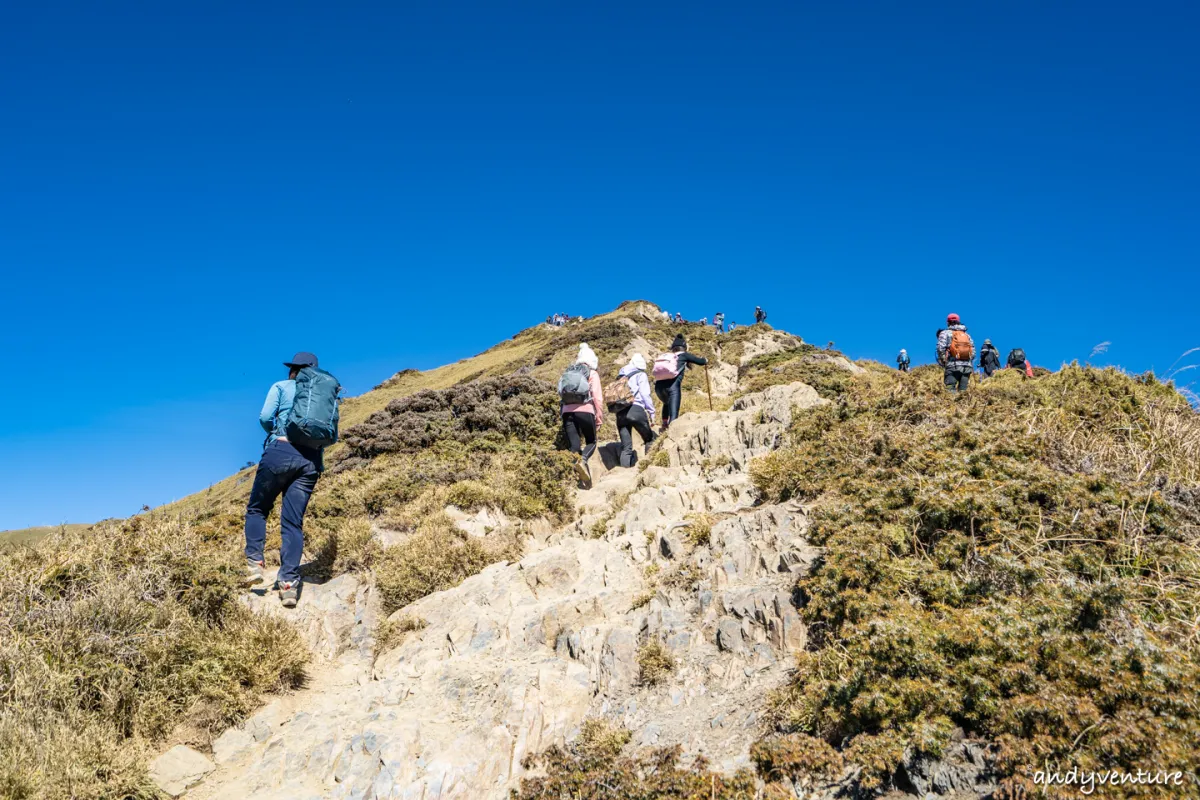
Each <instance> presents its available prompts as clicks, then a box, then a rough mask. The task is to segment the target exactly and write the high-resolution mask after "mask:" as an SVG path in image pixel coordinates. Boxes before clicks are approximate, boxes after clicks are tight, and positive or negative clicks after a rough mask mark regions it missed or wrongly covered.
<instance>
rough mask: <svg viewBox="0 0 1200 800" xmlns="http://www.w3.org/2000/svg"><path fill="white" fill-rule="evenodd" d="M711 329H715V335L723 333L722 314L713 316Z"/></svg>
mask: <svg viewBox="0 0 1200 800" xmlns="http://www.w3.org/2000/svg"><path fill="white" fill-rule="evenodd" d="M713 327H714V328H716V329H717V333H724V332H725V315H724V314H723V313H722V312H720V311H718V312H717V313H716V314H713Z"/></svg>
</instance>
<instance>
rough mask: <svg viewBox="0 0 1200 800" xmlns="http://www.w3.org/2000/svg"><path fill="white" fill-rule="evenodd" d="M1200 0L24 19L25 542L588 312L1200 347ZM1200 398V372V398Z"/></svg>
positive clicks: (8, 101)
mask: <svg viewBox="0 0 1200 800" xmlns="http://www.w3.org/2000/svg"><path fill="white" fill-rule="evenodd" d="M1198 29H1200V6H1197V5H1196V4H1194V3H1185V2H1178V3H1153V2H1151V3H1141V4H1132V3H1120V4H1118V3H1107V2H1095V1H1094V0H1093V1H1092V2H1086V3H1085V2H1057V3H1023V2H1013V3H963V2H944V3H921V2H915V3H914V2H903V3H901V2H887V3H871V2H866V3H798V2H779V3H770V2H764V3H752V4H730V3H695V2H691V3H669V4H664V3H650V4H647V3H620V2H613V3H603V4H600V3H593V4H585V3H561V2H555V3H551V2H540V1H539V0H533V1H532V2H527V3H518V4H512V3H503V4H502V3H483V2H472V3H463V2H438V3H434V2H420V3H416V2H414V3H404V4H398V3H365V4H364V3H355V4H331V3H310V2H290V3H286V4H285V3H266V2H263V3H250V4H247V3H236V4H235V3H220V2H212V3H203V4H201V3H188V2H179V3H165V4H163V3H160V4H145V3H137V4H132V3H121V2H112V3H103V4H96V3H82V2H78V3H57V2H53V0H51V2H39V3H23V4H12V3H10V4H8V6H7V7H6V8H5V10H4V11H3V14H2V18H0V176H2V177H0V265H2V267H3V275H4V282H3V286H4V289H3V293H2V294H0V298H2V300H3V317H2V321H3V328H2V329H3V339H2V342H3V348H4V352H5V355H6V369H5V381H4V387H3V391H2V392H0V419H3V420H4V421H5V424H4V425H3V426H0V449H2V450H3V453H4V455H5V458H4V459H3V461H2V462H0V528H10V527H19V526H25V525H32V524H46V523H56V522H60V521H92V520H95V519H99V518H102V517H106V516H113V515H122V516H123V515H127V514H130V513H133V512H135V511H137V509H138V508H140V506H141V505H142V504H143V503H147V504H150V505H155V504H159V503H162V502H165V501H169V500H171V499H173V498H176V497H181V496H183V495H186V494H188V493H190V492H192V491H195V490H198V489H202V488H204V487H205V486H207V485H208V484H209V483H211V482H213V481H216V480H219V479H220V478H222V477H223V476H225V475H227V474H229V473H230V472H232V471H233V470H235V469H237V468H238V467H240V466H241V465H242V464H243V463H245V462H246V461H248V460H253V459H256V458H257V456H258V448H259V445H260V442H261V435H260V432H259V430H258V428H257V424H256V421H255V415H256V413H257V410H258V406H259V404H260V403H261V401H262V398H263V396H264V394H265V392H266V390H267V387H268V386H269V385H270V383H271V382H272V381H274V380H276V379H278V378H280V377H281V372H282V367H281V366H280V361H281V360H282V359H284V358H286V357H288V356H290V355H291V353H293V352H294V351H296V350H300V349H304V350H313V351H315V352H317V353H318V354H319V355H320V357H321V359H322V363H323V364H324V365H327V366H328V367H329V368H330V369H332V370H333V371H334V372H335V373H336V374H338V375H339V377H341V379H342V381H343V383H344V384H345V385H346V386H347V388H348V389H349V390H350V391H351V392H353V393H359V392H362V391H365V390H366V389H369V388H370V387H371V386H373V385H374V384H375V383H377V382H379V381H381V380H383V379H384V378H386V377H387V376H389V375H390V374H392V373H393V372H395V371H396V370H399V369H402V368H406V367H418V368H426V367H432V366H436V365H438V364H441V363H445V362H448V361H453V360H456V359H458V358H461V357H464V356H467V355H471V354H473V353H476V352H478V351H480V350H483V349H485V348H486V347H488V346H490V345H492V344H494V343H495V342H496V341H498V340H500V339H502V338H505V337H508V336H511V335H512V334H513V333H514V332H516V331H517V330H519V329H521V328H524V327H527V326H528V325H531V324H533V323H535V322H537V321H539V320H540V319H543V318H544V317H545V316H546V315H547V314H549V313H550V312H552V311H555V310H560V309H562V310H567V311H569V312H571V313H575V314H593V313H599V312H602V311H605V310H608V309H611V308H612V307H614V306H615V305H617V303H619V302H620V301H621V300H624V299H629V298H646V299H650V300H653V301H655V302H658V303H660V304H661V305H663V306H665V307H666V308H668V309H670V310H672V311H674V310H680V311H682V312H684V313H685V314H686V315H688V316H690V317H699V316H701V315H711V314H712V313H713V312H714V311H716V310H717V309H718V308H720V309H722V310H724V311H725V312H726V315H727V318H729V319H733V320H736V321H739V322H748V321H749V320H750V317H751V312H752V310H753V307H754V305H755V304H757V303H761V304H762V305H764V306H765V307H766V308H767V309H768V311H769V312H770V315H771V322H772V323H773V324H775V325H776V326H778V327H782V328H785V329H788V330H791V331H793V332H795V333H799V334H800V335H802V336H804V337H805V338H807V339H809V340H811V341H815V342H819V343H824V342H826V341H829V340H833V341H834V342H836V344H837V346H838V347H839V348H841V349H843V350H845V351H847V352H848V353H850V354H851V355H852V356H855V357H871V358H878V359H881V360H885V361H890V360H891V359H892V358H893V356H894V354H895V352H896V350H898V349H899V348H900V347H907V348H908V349H909V350H910V352H912V353H913V354H914V356H915V357H916V359H917V360H927V359H928V356H929V351H930V350H931V347H932V337H933V333H934V331H935V329H936V328H937V327H938V326H939V324H940V323H941V322H942V320H943V319H944V316H945V314H946V313H947V312H948V311H952V310H953V311H957V312H958V313H960V314H962V315H963V318H964V320H965V322H966V323H967V324H968V325H969V326H970V328H971V330H972V331H973V332H974V333H975V334H976V335H977V336H979V337H982V336H990V337H991V338H993V339H994V340H995V341H996V343H997V344H998V345H999V346H1000V348H1001V349H1002V350H1005V351H1007V349H1008V348H1009V347H1012V346H1015V345H1021V346H1023V347H1024V348H1025V349H1026V350H1027V351H1028V353H1029V355H1030V356H1031V358H1032V359H1033V361H1034V362H1035V363H1038V364H1042V365H1045V366H1051V367H1053V366H1056V365H1057V364H1059V363H1061V362H1062V361H1064V360H1070V359H1073V358H1080V359H1083V358H1086V357H1087V356H1088V354H1089V352H1090V351H1091V349H1092V347H1093V346H1094V345H1096V344H1098V343H1100V342H1103V341H1110V342H1111V343H1112V344H1111V347H1110V349H1109V351H1108V353H1106V354H1105V355H1104V356H1103V357H1101V358H1100V359H1097V361H1100V362H1103V363H1114V364H1120V365H1122V366H1124V367H1126V368H1127V369H1130V370H1137V371H1141V370H1145V369H1149V368H1157V369H1158V370H1160V371H1162V370H1165V369H1166V368H1167V367H1169V366H1170V364H1171V363H1172V362H1173V361H1174V360H1175V359H1176V357H1177V356H1179V354H1180V353H1182V352H1183V351H1184V350H1186V349H1187V348H1189V347H1193V346H1200V325H1198V324H1197V319H1198V315H1197V314H1196V311H1195V306H1196V298H1197V289H1198V288H1200V270H1198V269H1197V264H1198V262H1200V258H1198V257H1200V188H1198V187H1200V149H1198V148H1197V146H1196V143H1197V142H1200V110H1198V109H1200V103H1197V98H1198V97H1200V48H1197V47H1196V46H1195V40H1196V33H1197V30H1198ZM1194 374H1196V372H1191V373H1184V375H1194Z"/></svg>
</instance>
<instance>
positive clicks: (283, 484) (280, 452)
mask: <svg viewBox="0 0 1200 800" xmlns="http://www.w3.org/2000/svg"><path fill="white" fill-rule="evenodd" d="M319 476H320V472H319V471H318V470H317V465H316V463H315V462H314V461H313V459H311V458H309V457H308V456H306V455H304V454H303V453H301V452H300V451H299V450H297V449H296V448H295V447H293V446H292V444H291V443H289V442H285V441H280V440H276V441H274V442H272V443H271V444H269V445H268V446H267V449H266V450H265V451H264V452H263V456H262V460H261V461H259V462H258V472H257V473H256V474H255V476H254V486H253V487H252V488H251V489H250V502H249V504H248V505H247V506H246V558H248V559H250V560H251V561H262V560H263V545H264V543H265V542H266V540H267V517H268V516H270V514H271V509H272V508H274V507H275V500H276V498H278V497H279V496H280V495H283V508H282V509H280V514H279V527H280V534H281V538H282V547H281V549H280V556H279V560H280V566H279V581H280V582H281V583H295V582H296V581H298V580H300V557H301V555H302V554H303V552H304V512H305V510H306V509H307V508H308V499H309V498H310V497H312V493H313V488H315V487H316V485H317V478H318V477H319Z"/></svg>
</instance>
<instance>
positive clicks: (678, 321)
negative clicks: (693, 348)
mask: <svg viewBox="0 0 1200 800" xmlns="http://www.w3.org/2000/svg"><path fill="white" fill-rule="evenodd" d="M685 321H686V320H684V318H683V314H680V313H679V312H678V311H676V312H675V323H676V324H677V325H682V324H683V323H684V322H685Z"/></svg>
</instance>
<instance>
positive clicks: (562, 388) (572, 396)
mask: <svg viewBox="0 0 1200 800" xmlns="http://www.w3.org/2000/svg"><path fill="white" fill-rule="evenodd" d="M591 373H592V368H591V367H589V366H588V365H587V364H572V365H571V366H569V367H567V371H566V372H564V373H563V374H562V377H561V378H559V379H558V396H559V397H560V398H561V399H562V402H563V405H579V404H580V403H587V402H589V401H590V400H591V399H592V387H591V384H589V383H588V376H589V375H591Z"/></svg>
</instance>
